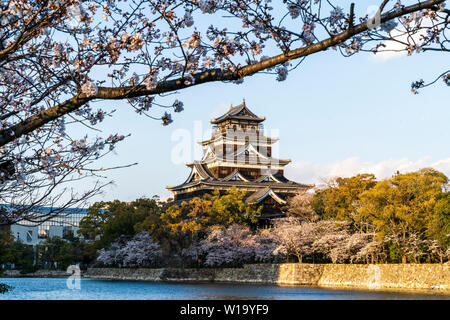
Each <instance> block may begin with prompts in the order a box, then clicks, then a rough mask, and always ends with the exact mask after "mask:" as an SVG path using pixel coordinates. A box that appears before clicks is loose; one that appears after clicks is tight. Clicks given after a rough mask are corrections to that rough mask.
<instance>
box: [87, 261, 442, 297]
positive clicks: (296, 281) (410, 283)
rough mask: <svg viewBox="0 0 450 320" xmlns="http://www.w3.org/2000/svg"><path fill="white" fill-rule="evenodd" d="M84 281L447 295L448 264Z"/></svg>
mask: <svg viewBox="0 0 450 320" xmlns="http://www.w3.org/2000/svg"><path fill="white" fill-rule="evenodd" d="M84 277H86V278H96V279H109V280H143V281H179V282H189V281H193V282H200V281H215V282H240V283H265V284H279V285H307V286H319V287H341V288H342V287H347V288H354V289H374V290H383V289H421V290H430V289H431V290H437V291H440V292H445V293H447V292H448V293H450V264H371V265H359V264H353V265H348V264H306V263H303V264H299V263H285V264H250V265H245V266H244V267H242V268H211V269H206V268H203V269H171V268H166V269H145V268H140V269H119V268H91V269H88V270H87V272H85V273H84Z"/></svg>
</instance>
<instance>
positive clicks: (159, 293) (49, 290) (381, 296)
mask: <svg viewBox="0 0 450 320" xmlns="http://www.w3.org/2000/svg"><path fill="white" fill-rule="evenodd" d="M0 283H6V284H9V285H11V286H13V287H14V289H13V290H12V291H11V292H8V293H6V294H4V295H0V300H4V299H6V300H60V299H63V300H181V299H188V300H217V299H220V300H241V299H251V300H263V299H270V300H324V299H326V300H342V299H345V300H361V299H363V300H392V299H401V300H407V299H446V300H450V295H439V294H423V293H407V292H379V291H374V292H368V291H358V290H337V289H323V288H311V287H300V286H274V285H258V284H230V283H195V284H193V283H167V282H144V281H108V280H94V279H82V280H81V289H80V290H70V289H68V288H67V286H66V279H65V278H2V279H0Z"/></svg>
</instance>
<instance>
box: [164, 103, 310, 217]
mask: <svg viewBox="0 0 450 320" xmlns="http://www.w3.org/2000/svg"><path fill="white" fill-rule="evenodd" d="M264 120H265V118H264V117H258V116H256V115H255V114H254V113H253V112H251V111H250V110H249V109H248V108H247V106H246V104H245V100H244V101H243V103H242V104H240V105H238V106H236V107H231V108H230V110H229V111H228V112H227V113H225V114H224V115H222V116H220V117H218V118H216V119H214V120H212V121H211V124H213V134H212V136H211V139H209V140H205V141H202V142H199V143H200V145H201V146H202V147H203V157H202V159H201V160H200V161H194V162H193V163H190V164H187V166H188V167H190V168H191V173H190V175H189V177H188V178H187V179H186V181H185V182H184V183H182V184H180V185H178V186H174V187H167V189H168V190H170V191H171V192H172V193H173V194H174V201H175V202H179V203H181V202H182V201H189V200H190V199H192V198H193V197H202V196H203V195H204V194H205V193H212V192H213V191H214V190H219V191H220V193H221V194H224V193H226V192H227V190H229V189H230V188H232V187H233V186H234V187H236V188H237V189H239V190H245V191H247V194H248V196H247V200H246V201H252V200H256V202H257V203H258V204H261V205H263V211H262V213H261V220H270V219H272V218H275V217H282V216H284V214H285V213H284V210H285V209H284V207H285V205H286V200H287V198H288V197H291V196H294V195H295V194H296V193H297V192H298V191H300V190H307V189H310V188H311V187H312V185H306V184H300V183H296V182H293V181H290V180H288V179H286V178H285V177H284V167H285V166H286V165H287V164H289V163H290V160H282V159H278V158H275V157H272V145H273V144H274V143H275V142H277V141H278V139H276V138H270V137H266V136H265V135H264V129H263V126H262V124H261V123H262V122H263V121H264Z"/></svg>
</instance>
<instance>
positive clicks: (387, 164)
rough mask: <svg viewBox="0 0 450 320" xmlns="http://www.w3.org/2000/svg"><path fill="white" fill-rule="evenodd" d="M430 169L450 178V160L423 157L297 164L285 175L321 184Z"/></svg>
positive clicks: (384, 176)
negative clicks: (337, 178) (333, 178)
mask: <svg viewBox="0 0 450 320" xmlns="http://www.w3.org/2000/svg"><path fill="white" fill-rule="evenodd" d="M429 167H431V168H434V169H436V170H439V171H441V172H443V173H444V174H445V175H447V176H448V177H450V158H446V159H442V160H438V161H435V162H432V161H431V160H430V157H423V158H420V159H418V160H416V161H411V160H409V159H407V158H403V159H389V160H384V161H380V162H370V161H362V160H361V159H360V158H356V157H354V158H348V159H345V160H343V161H340V162H335V163H330V164H313V163H310V162H295V163H292V164H291V165H289V166H287V167H286V170H285V175H286V177H287V178H288V179H291V180H294V181H298V182H302V183H314V184H320V183H322V182H323V181H324V180H326V179H328V178H332V177H351V176H353V175H356V174H358V173H373V174H375V176H376V177H377V178H378V179H384V178H388V177H390V176H392V175H393V174H394V173H395V172H397V171H399V172H400V173H405V172H411V171H416V170H419V169H422V168H429Z"/></svg>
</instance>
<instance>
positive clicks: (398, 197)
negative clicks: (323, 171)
mask: <svg viewBox="0 0 450 320" xmlns="http://www.w3.org/2000/svg"><path fill="white" fill-rule="evenodd" d="M447 183H448V178H447V177H446V176H445V175H444V174H443V173H441V172H439V171H436V170H434V169H422V170H419V171H416V172H411V173H406V174H397V175H394V176H393V177H392V178H390V179H385V180H383V181H380V182H378V183H377V184H376V185H375V187H373V188H372V189H370V190H368V191H366V192H364V193H363V194H362V195H361V196H360V198H361V202H360V206H359V208H358V214H357V215H356V216H355V219H356V220H357V221H358V222H360V223H361V222H363V223H365V224H368V225H370V226H371V228H373V231H375V232H376V233H377V235H378V237H379V239H384V240H385V241H387V243H388V246H389V248H390V253H389V255H390V257H391V259H392V260H397V259H398V260H400V259H401V261H402V262H407V261H408V260H409V261H413V262H418V261H420V257H421V256H422V255H424V252H423V251H424V244H425V241H424V240H426V233H427V229H428V227H429V225H430V223H432V221H435V206H436V204H437V202H438V200H439V197H440V195H441V193H442V190H443V187H444V186H445V185H446V184H447ZM443 206H444V207H445V205H443ZM440 207H441V205H440V206H438V208H437V209H436V210H439V208H440ZM444 210H445V209H444Z"/></svg>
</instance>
